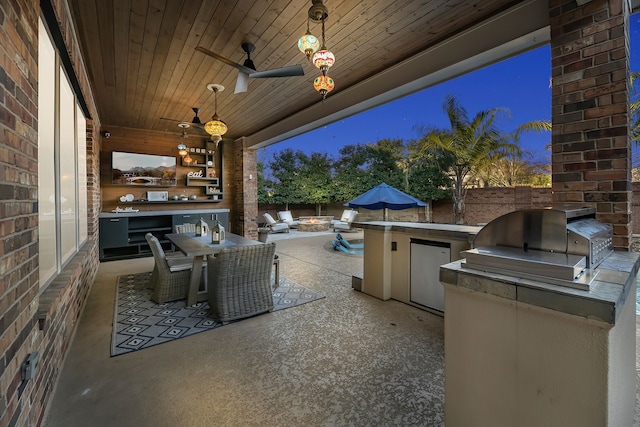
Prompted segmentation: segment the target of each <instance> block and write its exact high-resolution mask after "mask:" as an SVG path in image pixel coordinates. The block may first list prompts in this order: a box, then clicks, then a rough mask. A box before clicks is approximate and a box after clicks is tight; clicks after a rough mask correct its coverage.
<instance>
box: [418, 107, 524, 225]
mask: <svg viewBox="0 0 640 427" xmlns="http://www.w3.org/2000/svg"><path fill="white" fill-rule="evenodd" d="M443 110H444V112H445V114H446V115H447V117H448V119H449V124H450V126H451V128H450V129H435V128H431V129H424V131H425V134H424V136H423V137H422V138H421V139H420V141H419V142H420V144H421V145H422V152H423V154H424V155H425V156H427V157H429V156H430V157H429V158H431V159H433V161H434V162H435V163H436V164H437V165H438V166H439V168H440V170H442V171H444V172H446V173H447V174H448V175H449V178H450V180H451V188H452V191H453V214H454V221H455V223H456V224H464V223H465V219H464V214H465V197H466V193H467V186H468V182H467V181H468V178H469V175H470V174H471V173H472V172H478V171H481V170H482V169H485V168H487V167H489V166H490V165H491V163H492V162H494V161H496V160H498V159H500V158H504V157H505V156H507V155H508V154H513V155H519V154H520V147H519V146H518V144H517V143H515V141H512V140H511V139H510V138H505V136H504V135H503V134H502V133H501V132H500V130H499V129H498V127H497V125H496V118H497V115H498V113H499V112H501V111H505V110H503V109H498V108H492V109H489V110H484V111H480V112H478V113H476V115H475V116H474V117H473V118H471V119H469V115H468V113H467V110H466V109H465V108H464V107H463V106H462V105H461V104H460V102H459V101H458V99H457V98H456V97H455V96H454V95H447V96H446V97H445V100H444V103H443Z"/></svg>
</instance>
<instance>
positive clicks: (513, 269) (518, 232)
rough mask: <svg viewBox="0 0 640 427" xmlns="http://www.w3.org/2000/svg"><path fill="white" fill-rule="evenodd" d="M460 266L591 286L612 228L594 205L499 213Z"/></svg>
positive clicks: (610, 240) (607, 251)
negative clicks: (591, 206)
mask: <svg viewBox="0 0 640 427" xmlns="http://www.w3.org/2000/svg"><path fill="white" fill-rule="evenodd" d="M473 246H474V249H471V250H468V251H465V252H464V255H465V257H466V260H465V261H464V264H463V265H464V266H465V267H467V268H473V269H476V270H483V271H490V272H495V273H501V274H508V275H511V276H517V277H522V278H528V279H533V280H537V281H542V282H546V283H552V284H557V285H562V286H570V287H574V288H579V289H586V290H588V289H589V286H590V284H591V282H592V281H593V279H594V278H595V277H596V275H597V273H598V271H597V267H598V265H600V263H601V262H602V261H603V260H604V259H605V258H606V257H607V256H608V255H609V254H610V253H611V252H613V229H612V228H611V226H609V225H607V224H603V223H601V222H599V221H598V220H596V219H595V209H593V208H582V209H530V210H522V211H515V212H511V213H508V214H506V215H503V216H501V217H499V218H496V219H495V220H493V221H491V222H490V223H489V224H487V225H486V226H484V227H483V228H482V229H481V230H480V231H479V232H478V234H477V236H476V238H475V240H474V242H473Z"/></svg>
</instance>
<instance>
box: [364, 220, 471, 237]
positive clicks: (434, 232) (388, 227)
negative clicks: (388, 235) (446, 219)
mask: <svg viewBox="0 0 640 427" xmlns="http://www.w3.org/2000/svg"><path fill="white" fill-rule="evenodd" d="M353 226H355V227H358V228H364V229H369V230H378V231H393V232H400V233H411V234H414V235H416V236H421V237H434V238H437V237H440V238H448V239H451V238H454V239H457V240H465V241H472V240H473V238H474V237H475V235H476V234H478V231H480V230H481V229H482V227H480V226H473V225H455V224H436V223H428V222H391V221H367V222H354V223H353Z"/></svg>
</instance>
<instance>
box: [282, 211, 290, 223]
mask: <svg viewBox="0 0 640 427" xmlns="http://www.w3.org/2000/svg"><path fill="white" fill-rule="evenodd" d="M278 218H280V221H282V222H291V221H293V216H292V215H291V211H280V212H278Z"/></svg>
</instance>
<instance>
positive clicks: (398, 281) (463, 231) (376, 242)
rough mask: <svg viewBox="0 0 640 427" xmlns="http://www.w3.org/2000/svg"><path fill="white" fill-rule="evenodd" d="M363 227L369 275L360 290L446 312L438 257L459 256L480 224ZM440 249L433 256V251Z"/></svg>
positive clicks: (446, 260) (362, 224) (365, 224)
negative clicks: (442, 298) (442, 299)
mask: <svg viewBox="0 0 640 427" xmlns="http://www.w3.org/2000/svg"><path fill="white" fill-rule="evenodd" d="M354 226H355V227H358V228H362V229H364V248H365V249H364V277H363V278H362V284H361V291H362V292H364V293H365V294H368V295H371V296H374V297H376V298H379V299H381V300H388V299H394V300H397V301H401V302H404V303H406V304H410V305H414V306H416V307H419V308H422V309H425V310H429V311H433V312H436V313H438V314H442V312H443V306H442V304H441V296H442V294H443V291H442V285H441V284H440V282H439V271H440V270H439V266H440V264H437V265H436V263H437V262H440V261H439V260H441V261H442V264H447V263H449V262H451V261H455V260H458V259H460V252H461V251H464V250H467V249H470V248H471V242H472V241H473V238H474V236H475V235H476V234H477V233H478V231H480V229H481V227H478V226H468V225H454V224H433V223H415V222H389V221H371V222H358V223H354ZM432 252H433V253H435V254H436V256H435V257H431V256H430V253H432Z"/></svg>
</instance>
